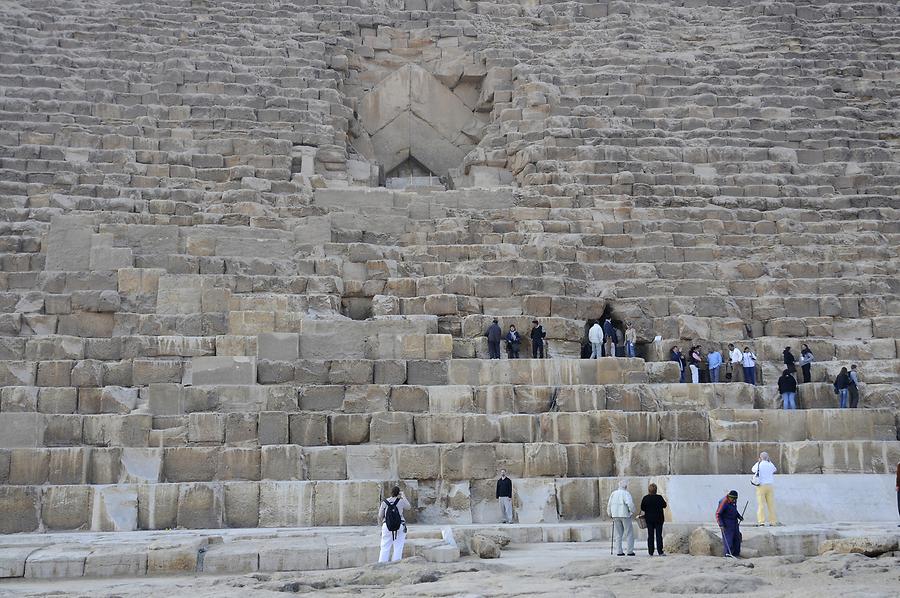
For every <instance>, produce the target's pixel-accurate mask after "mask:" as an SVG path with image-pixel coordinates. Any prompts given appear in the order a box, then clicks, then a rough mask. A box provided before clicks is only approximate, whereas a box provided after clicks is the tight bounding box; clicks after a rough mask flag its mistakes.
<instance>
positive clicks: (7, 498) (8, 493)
mask: <svg viewBox="0 0 900 598" xmlns="http://www.w3.org/2000/svg"><path fill="white" fill-rule="evenodd" d="M40 508H41V491H40V488H36V487H32V486H0V533H4V534H15V533H19V532H32V531H35V530H36V529H38V526H39V525H40V516H39V513H40Z"/></svg>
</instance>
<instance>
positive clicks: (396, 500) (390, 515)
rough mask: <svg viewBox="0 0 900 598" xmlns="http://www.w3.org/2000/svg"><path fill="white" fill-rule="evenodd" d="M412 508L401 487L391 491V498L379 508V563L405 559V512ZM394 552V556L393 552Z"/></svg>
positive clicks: (384, 501)
mask: <svg viewBox="0 0 900 598" xmlns="http://www.w3.org/2000/svg"><path fill="white" fill-rule="evenodd" d="M410 508H412V506H411V505H410V504H409V501H408V500H406V496H404V495H403V493H402V492H400V487H399V486H394V487H393V489H391V497H390V498H385V499H384V500H382V501H381V506H380V507H379V508H378V525H379V526H381V553H380V554H379V556H378V562H379V563H386V562H388V561H389V560H390V561H399V560H400V559H401V558H403V545H404V544H405V543H406V518H405V517H404V516H403V511H405V510H406V509H410ZM392 550H393V556H392V555H391V551H392Z"/></svg>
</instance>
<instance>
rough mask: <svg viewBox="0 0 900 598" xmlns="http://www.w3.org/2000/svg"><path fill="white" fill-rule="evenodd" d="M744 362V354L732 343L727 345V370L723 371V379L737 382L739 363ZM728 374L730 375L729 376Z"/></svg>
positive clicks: (739, 369)
mask: <svg viewBox="0 0 900 598" xmlns="http://www.w3.org/2000/svg"><path fill="white" fill-rule="evenodd" d="M743 363H744V354H743V353H742V352H741V350H740V349H738V348H737V347H735V346H734V345H732V344H730V343H729V345H728V370H727V371H726V372H725V380H726V381H728V382H738V374H739V373H740V371H741V365H742V364H743ZM729 375H730V377H729Z"/></svg>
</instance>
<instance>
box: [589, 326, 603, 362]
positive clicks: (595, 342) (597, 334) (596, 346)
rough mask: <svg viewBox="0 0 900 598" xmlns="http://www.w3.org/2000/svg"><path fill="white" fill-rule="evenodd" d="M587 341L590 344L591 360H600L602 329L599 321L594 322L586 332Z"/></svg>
mask: <svg viewBox="0 0 900 598" xmlns="http://www.w3.org/2000/svg"><path fill="white" fill-rule="evenodd" d="M588 341H589V342H590V343H591V359H600V352H601V350H602V347H603V327H602V326H600V320H597V321H596V322H594V325H593V326H591V328H590V330H588Z"/></svg>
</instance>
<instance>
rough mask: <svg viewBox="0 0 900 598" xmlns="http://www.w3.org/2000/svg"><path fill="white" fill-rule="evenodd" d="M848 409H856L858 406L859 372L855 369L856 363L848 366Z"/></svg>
mask: <svg viewBox="0 0 900 598" xmlns="http://www.w3.org/2000/svg"><path fill="white" fill-rule="evenodd" d="M847 390H849V391H850V409H856V408H857V407H858V406H859V372H857V371H856V364H855V363H854V364H853V365H851V366H850V386H849V387H848V388H847Z"/></svg>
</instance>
